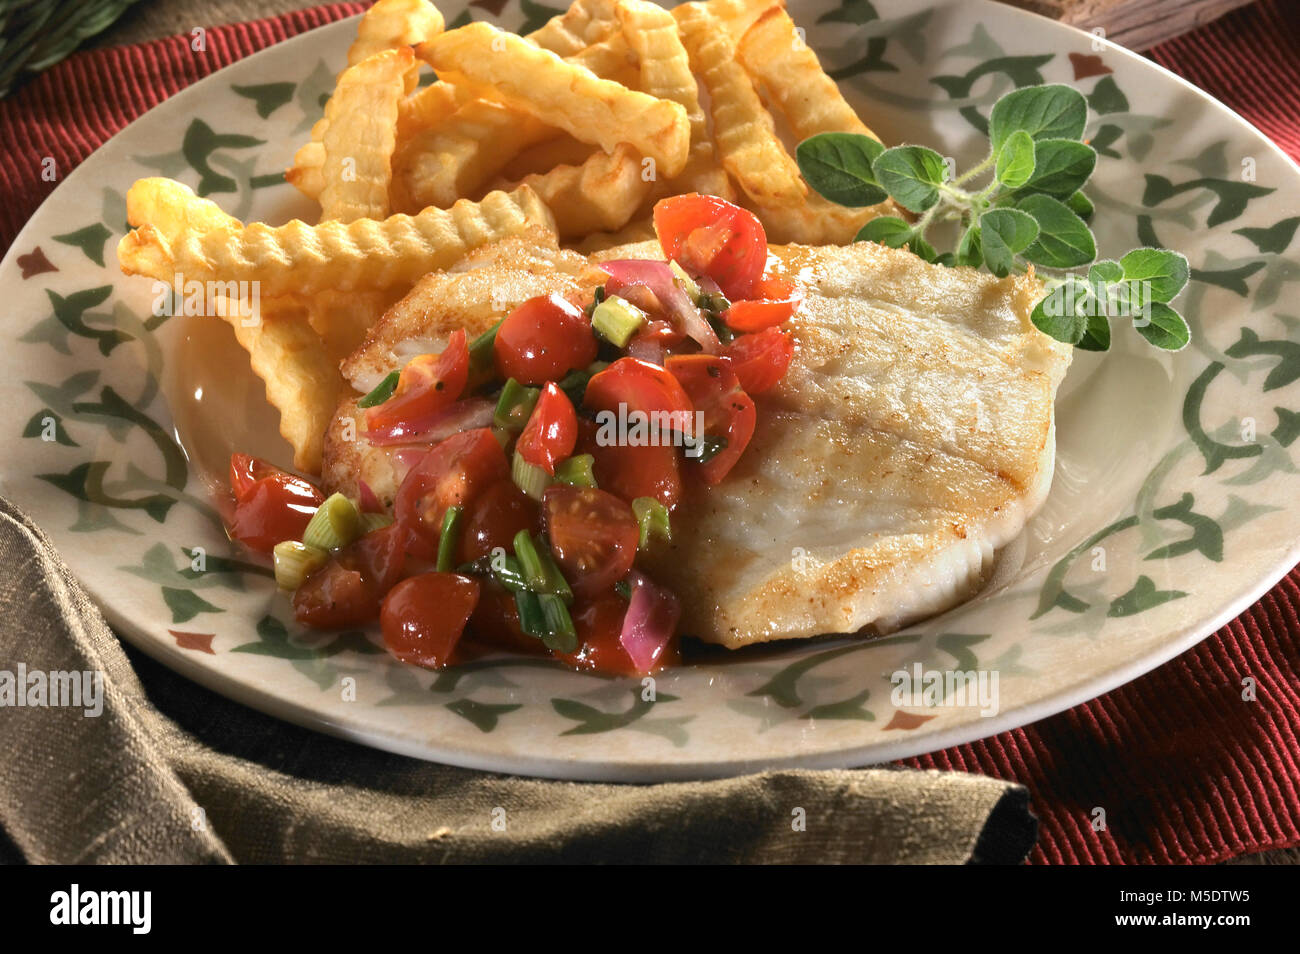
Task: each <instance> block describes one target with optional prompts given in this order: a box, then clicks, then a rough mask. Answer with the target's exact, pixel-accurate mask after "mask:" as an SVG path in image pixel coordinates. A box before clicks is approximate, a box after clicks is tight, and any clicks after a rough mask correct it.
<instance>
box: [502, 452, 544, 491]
mask: <svg viewBox="0 0 1300 954" xmlns="http://www.w3.org/2000/svg"><path fill="white" fill-rule="evenodd" d="M510 479H511V480H513V481H514V482H515V486H516V487H518V488H519V489H520V490H522V491H523V492H524V493H526V494H527V495H528V496H530V497H532V498H533V499H534V500H541V499H542V494H543V493H544V492H545V490H546V488H547V487H549V486H550V485H551V475H550V474H548V473H547V472H546V471H544V470H542V468H540V467H538V466H537V465H536V464H530V463H528V461H526V460H524V458H523V455H522V454H520V453H519V451H515V459H514V461H513V462H512V463H511V464H510Z"/></svg>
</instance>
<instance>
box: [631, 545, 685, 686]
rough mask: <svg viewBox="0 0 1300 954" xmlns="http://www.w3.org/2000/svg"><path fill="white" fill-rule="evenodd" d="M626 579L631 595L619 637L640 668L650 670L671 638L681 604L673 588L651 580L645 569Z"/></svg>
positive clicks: (644, 670)
mask: <svg viewBox="0 0 1300 954" xmlns="http://www.w3.org/2000/svg"><path fill="white" fill-rule="evenodd" d="M627 579H628V583H630V584H631V586H632V599H631V600H630V601H629V602H628V606H627V613H626V615H624V617H623V629H622V631H621V632H620V633H619V636H618V640H619V642H620V643H621V644H622V646H623V649H624V650H626V651H627V654H628V656H630V657H631V659H632V662H633V664H634V665H635V666H636V667H637V669H639V670H641V671H642V672H649V671H650V670H652V669H654V667H655V663H657V662H658V661H659V659H660V657H662V656H663V654H664V650H666V649H667V648H668V646H669V644H670V643H671V642H672V639H673V634H674V633H676V631H677V621H678V620H679V619H680V618H681V615H682V607H681V604H680V603H678V602H677V597H676V596H675V595H674V594H673V591H672V590H670V589H668V588H667V587H663V586H659V585H658V584H656V583H653V582H651V580H650V578H649V577H647V576H646V575H645V574H644V573H641V572H639V571H637V570H633V571H632V572H631V573H629V574H628V576H627Z"/></svg>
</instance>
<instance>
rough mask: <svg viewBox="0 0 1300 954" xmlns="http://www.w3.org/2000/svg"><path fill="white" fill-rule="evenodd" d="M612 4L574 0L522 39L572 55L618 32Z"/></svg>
mask: <svg viewBox="0 0 1300 954" xmlns="http://www.w3.org/2000/svg"><path fill="white" fill-rule="evenodd" d="M614 2H615V0H574V2H573V4H572V5H571V6H570V7H569V9H568V10H566V11H565V12H564V13H561V14H558V15H557V16H553V17H551V19H549V20H547V21H546V22H545V23H544V24H542V25H541V26H540V27H538V28H537V29H536V30H534V31H533V32H532V33H529V34H528V35H527V36H526V37H525V39H526V40H528V41H529V42H531V43H534V44H536V45H537V46H540V47H541V48H542V49H543V50H550V51H551V52H552V53H555V54H558V55H559V56H572V55H573V54H575V53H578V52H581V51H582V50H583V49H585V48H586V47H589V46H591V45H592V44H593V43H599V42H600V41H602V40H604V39H605V38H606V37H608V36H609V35H610V34H611V33H613V32H614V31H615V30H616V29H618V21H617V20H616V19H615V18H614Z"/></svg>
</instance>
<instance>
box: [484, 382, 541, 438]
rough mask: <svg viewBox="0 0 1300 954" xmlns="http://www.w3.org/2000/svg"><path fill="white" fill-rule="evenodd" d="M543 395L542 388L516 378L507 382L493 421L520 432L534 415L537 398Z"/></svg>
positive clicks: (507, 429)
mask: <svg viewBox="0 0 1300 954" xmlns="http://www.w3.org/2000/svg"><path fill="white" fill-rule="evenodd" d="M541 396H542V392H541V389H540V388H530V387H525V386H524V385H522V384H520V383H519V382H518V381H516V380H515V379H514V378H511V379H510V380H509V381H507V382H506V386H505V387H503V388H502V389H501V397H500V398H498V399H497V409H496V411H495V412H494V413H493V415H492V423H493V424H495V425H496V426H497V427H499V428H502V429H503V430H506V431H509V432H510V433H511V434H518V433H519V432H520V431H522V430H523V429H524V425H525V424H527V423H528V418H529V417H531V416H532V413H533V407H534V406H535V405H536V404H537V399H538V398H539V397H541Z"/></svg>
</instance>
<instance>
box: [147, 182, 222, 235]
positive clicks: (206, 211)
mask: <svg viewBox="0 0 1300 954" xmlns="http://www.w3.org/2000/svg"><path fill="white" fill-rule="evenodd" d="M126 220H127V222H129V223H130V224H131V225H133V226H140V225H152V226H153V227H154V228H156V229H158V231H159V232H161V233H162V234H164V235H166V236H168V238H169V239H173V240H174V239H176V238H179V237H181V236H183V235H185V234H187V233H190V232H211V231H214V230H216V229H231V228H235V229H238V228H243V227H244V223H243V222H240V221H239V219H237V218H235V217H234V216H233V215H230V214H228V213H227V212H224V211H223V210H222V208H221V206H219V205H217V203H215V202H213V201H212V200H211V199H200V198H199V197H198V196H196V195H195V194H194V191H193V190H192V189H190V187H189V186H186V185H182V184H181V183H179V182H177V181H176V180H175V179H165V178H163V177H162V176H150V177H148V178H146V179H136V180H135V182H134V183H132V184H131V188H130V189H128V190H127V192H126Z"/></svg>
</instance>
